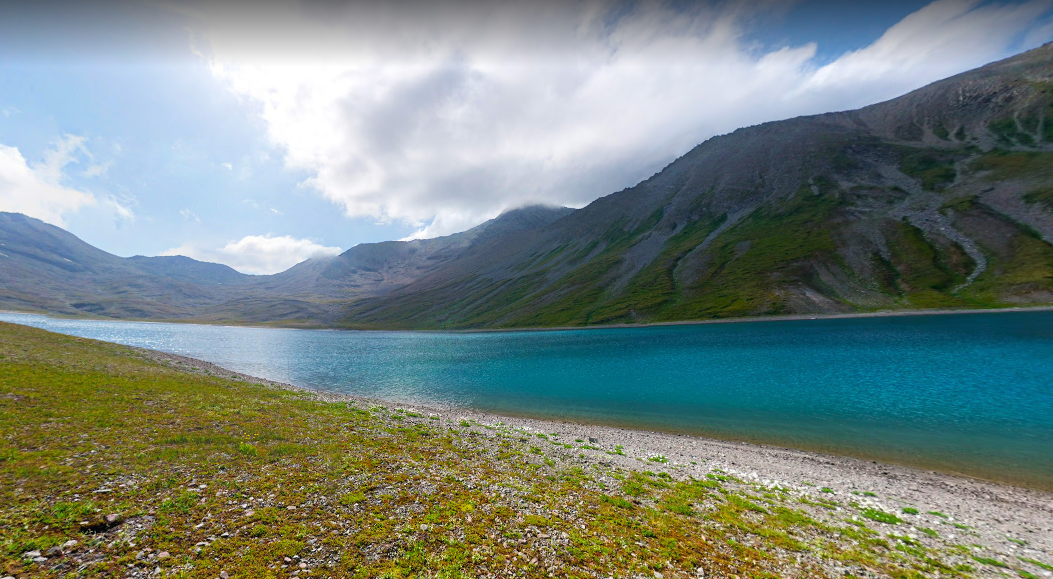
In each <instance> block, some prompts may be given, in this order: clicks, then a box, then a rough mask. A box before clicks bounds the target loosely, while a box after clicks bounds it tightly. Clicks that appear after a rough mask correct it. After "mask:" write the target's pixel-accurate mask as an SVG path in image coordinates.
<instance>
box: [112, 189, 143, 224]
mask: <svg viewBox="0 0 1053 579" xmlns="http://www.w3.org/2000/svg"><path fill="white" fill-rule="evenodd" d="M138 204H139V201H138V200H136V199H135V198H134V197H130V196H127V197H124V198H121V199H118V198H117V197H114V196H113V195H110V196H108V197H107V198H106V205H107V206H109V208H110V209H112V210H113V217H114V220H115V221H116V223H117V227H123V226H124V225H126V224H128V223H132V222H133V221H135V211H133V210H132V207H134V206H136V205H138Z"/></svg>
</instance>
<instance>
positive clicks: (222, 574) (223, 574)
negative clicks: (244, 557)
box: [219, 571, 230, 579]
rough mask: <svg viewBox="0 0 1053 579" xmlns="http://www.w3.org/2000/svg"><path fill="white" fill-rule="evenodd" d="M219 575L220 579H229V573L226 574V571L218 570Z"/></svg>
mask: <svg viewBox="0 0 1053 579" xmlns="http://www.w3.org/2000/svg"><path fill="white" fill-rule="evenodd" d="M219 577H220V579H230V575H227V572H226V571H220V572H219Z"/></svg>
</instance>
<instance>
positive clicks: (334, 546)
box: [0, 324, 1040, 578]
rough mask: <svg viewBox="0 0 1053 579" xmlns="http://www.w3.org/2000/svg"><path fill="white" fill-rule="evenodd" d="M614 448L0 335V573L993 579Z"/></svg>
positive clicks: (923, 548) (714, 476) (939, 547)
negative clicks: (629, 462)
mask: <svg viewBox="0 0 1053 579" xmlns="http://www.w3.org/2000/svg"><path fill="white" fill-rule="evenodd" d="M586 453H589V454H588V456H586ZM620 453H621V449H620V448H619V447H615V448H612V449H599V448H598V447H592V446H590V445H586V444H583V443H582V442H579V441H571V440H566V441H564V440H559V439H558V437H553V436H550V435H539V434H538V433H527V432H523V431H517V430H514V429H510V428H507V427H502V426H501V425H481V424H473V423H470V422H467V421H453V420H450V419H448V418H446V417H441V416H423V415H421V414H418V413H415V412H412V411H405V410H390V409H387V408H384V407H380V406H376V407H372V408H366V409H363V408H357V407H356V406H355V405H354V404H350V403H347V402H340V403H331V402H328V403H327V402H323V401H319V400H314V399H310V398H308V397H307V396H306V395H304V394H303V393H297V392H291V391H284V390H277V389H273V388H268V387H265V386H258V385H252V384H247V383H244V382H236V381H231V380H227V379H221V378H218V377H216V376H210V375H207V374H192V373H187V372H185V371H182V370H178V369H175V368H173V367H170V366H165V365H163V364H159V363H157V362H153V361H150V360H149V359H147V358H146V357H145V356H144V355H143V354H142V353H140V352H138V351H135V350H132V349H128V348H124V347H121V346H117V345H112V344H105V343H100V342H94V341H90V340H83V339H78V338H72V337H67V336H60V335H56V334H50V333H47V332H44V331H41V330H36V329H31V328H25V327H21V326H14V325H10V324H0V529H2V531H3V532H2V540H0V567H2V568H0V576H2V575H5V574H10V575H13V576H16V577H30V576H32V577H67V576H68V577H80V576H85V577H123V576H143V577H145V576H178V577H217V576H229V577H284V576H292V575H297V576H300V577H498V576H500V577H509V576H516V577H543V576H553V577H608V576H616V577H627V576H634V575H640V574H642V575H645V576H648V577H655V576H657V574H658V573H661V574H662V575H663V576H665V577H687V576H695V575H696V573H697V570H698V569H699V568H701V569H703V570H704V571H705V574H706V577H740V578H745V577H753V578H760V577H795V576H796V577H823V576H833V575H837V576H857V577H861V576H879V577H888V576H891V577H940V576H943V577H966V576H970V575H973V574H975V573H977V572H979V571H981V570H983V569H985V568H987V567H991V566H992V565H994V563H988V562H987V561H985V560H983V559H985V558H989V559H990V558H991V557H990V556H989V555H991V554H990V553H986V552H978V551H970V550H968V549H967V550H966V552H959V550H956V549H957V547H954V546H949V545H945V544H943V543H942V542H941V540H940V539H939V538H938V533H936V532H935V531H930V532H931V533H932V536H930V535H929V534H926V537H924V538H922V539H917V538H912V537H910V536H908V534H906V533H907V530H906V529H904V530H902V531H899V532H902V533H905V534H904V535H902V536H900V535H896V534H895V532H897V530H898V529H900V528H901V527H904V526H905V525H900V524H898V522H897V521H898V520H899V519H898V517H896V516H894V515H892V514H891V513H886V514H885V515H886V516H882V514H880V513H877V512H874V511H873V507H872V506H869V505H868V504H867V503H866V501H867V500H868V499H867V498H866V497H856V498H857V499H859V500H861V501H862V502H863V503H864V504H857V503H855V502H852V501H851V500H849V501H848V502H838V500H837V497H834V496H832V495H822V496H823V497H827V496H829V498H821V499H819V498H814V497H813V498H811V499H809V498H808V497H807V496H803V495H801V494H800V493H797V492H795V491H792V490H791V489H786V488H780V487H777V486H764V485H760V484H757V483H746V482H743V481H739V480H737V479H734V478H732V477H730V476H726V475H723V474H721V473H711V474H710V475H709V476H708V477H707V478H705V479H702V480H696V479H692V478H689V477H682V476H677V475H676V465H674V464H665V463H663V462H662V461H660V460H656V461H650V462H648V461H646V457H641V465H643V466H644V468H651V469H658V470H659V472H639V471H628V470H624V469H620V468H616V467H614V466H612V465H611V463H609V462H605V461H604V460H603V458H602V457H604V456H606V455H607V454H620ZM590 457H591V458H590ZM641 471H642V469H641ZM670 473H672V474H670ZM108 515H115V516H110V517H107V516H108ZM933 517H934V516H933ZM893 519H895V520H893ZM933 520H934V521H936V519H935V518H934V519H933ZM931 524H933V525H935V524H936V523H931ZM70 541H76V543H75V544H73V543H70ZM32 551H40V552H41V553H40V557H39V558H38V559H37V560H36V561H33V560H32V559H31V558H27V557H26V555H25V554H26V553H27V552H32ZM991 560H992V561H996V562H997V563H998V564H999V565H1006V566H1007V567H1005V568H1002V567H998V568H999V569H1003V570H1008V569H1009V568H1016V567H1021V571H1023V572H1024V573H1027V572H1028V571H1027V569H1031V570H1032V571H1039V570H1040V569H1038V568H1032V567H1027V565H1032V564H1031V563H1028V562H1020V561H1002V560H998V559H991ZM991 568H992V569H993V568H994V567H991ZM1023 576H1026V575H1023Z"/></svg>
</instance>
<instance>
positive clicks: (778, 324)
mask: <svg viewBox="0 0 1053 579" xmlns="http://www.w3.org/2000/svg"><path fill="white" fill-rule="evenodd" d="M0 320H2V321H8V322H14V323H20V324H26V325H31V326H37V327H40V328H44V329H47V330H51V331H54V332H61V333H64V334H71V335H76V336H82V337H86V338H94V339H98V340H105V341H108V342H117V343H120V344H128V345H132V346H140V347H144V348H151V349H155V350H161V351H165V352H171V353H175V354H181V355H184V356H191V357H194V358H199V359H202V360H207V361H209V362H213V363H215V364H218V365H220V366H223V367H226V368H229V369H231V370H235V371H238V372H243V373H246V374H251V375H254V376H260V377H264V378H268V379H271V380H277V381H281V382H288V383H291V384H296V385H298V386H306V387H309V388H316V389H321V390H328V391H334V392H342V393H347V394H354V395H360V396H365V397H370V398H377V399H382V400H387V401H390V402H392V403H395V404H399V405H406V406H410V405H413V404H421V405H425V404H430V405H439V406H443V407H469V408H472V409H476V410H482V411H490V412H496V413H502V414H510V415H517V416H529V417H537V418H552V419H560V420H570V421H580V422H589V423H600V424H609V425H616V426H625V427H631V428H641V429H648V430H659V431H666V432H678V433H686V434H698V435H705V436H712V437H718V438H725V439H733V440H745V441H752V442H763V443H767V444H773V445H778V446H786V447H794V448H802V449H808V450H818V451H823V452H829V453H834V454H843V455H850V456H858V457H861V458H866V459H872V460H881V461H886V462H893V463H899V464H906V465H913V466H919V467H922V468H928V469H933V470H941V471H946V472H956V473H963V474H967V475H972V476H978V477H983V478H988V479H992V480H999V481H1005V482H1012V483H1016V484H1022V485H1027V486H1033V487H1038V488H1043V489H1047V490H1053V312H1050V311H1032V312H1003V313H985V314H954V315H926V316H903V317H871V318H850V319H820V320H799V321H771V322H749V323H727V324H699V325H679V326H660V327H640V328H608V329H582V330H558V331H516V332H479V333H455V332H359V331H355V332H344V331H321V330H286V329H272V328H248V327H224V326H206V325H193V324H165V323H139V322H110V321H89V320H66V319H53V318H48V317H45V316H40V315H30V314H10V313H0Z"/></svg>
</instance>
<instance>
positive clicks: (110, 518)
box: [106, 513, 121, 525]
mask: <svg viewBox="0 0 1053 579" xmlns="http://www.w3.org/2000/svg"><path fill="white" fill-rule="evenodd" d="M119 520H121V516H120V515H118V514H117V513H110V514H108V515H106V523H107V524H109V525H112V524H114V523H116V522H117V521H119Z"/></svg>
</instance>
